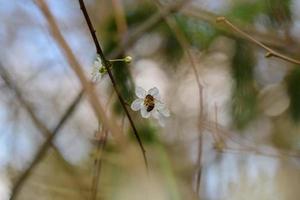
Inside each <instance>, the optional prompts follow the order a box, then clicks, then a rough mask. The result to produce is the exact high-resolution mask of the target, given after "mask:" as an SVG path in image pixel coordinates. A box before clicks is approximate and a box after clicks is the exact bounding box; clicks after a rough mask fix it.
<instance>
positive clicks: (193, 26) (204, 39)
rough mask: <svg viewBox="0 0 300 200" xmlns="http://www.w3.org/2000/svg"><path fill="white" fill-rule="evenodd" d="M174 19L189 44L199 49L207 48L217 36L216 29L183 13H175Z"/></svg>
mask: <svg viewBox="0 0 300 200" xmlns="http://www.w3.org/2000/svg"><path fill="white" fill-rule="evenodd" d="M176 20H177V23H178V24H179V27H180V29H181V30H182V31H183V32H184V33H185V36H186V38H187V39H188V40H189V42H190V44H191V45H192V46H193V47H196V48H198V49H200V50H204V49H207V48H208V47H209V46H210V44H211V43H212V41H213V40H214V39H215V38H216V36H218V32H217V31H216V29H215V28H214V27H213V26H212V25H211V24H209V23H207V22H205V21H201V20H199V19H195V18H188V17H187V16H183V15H176Z"/></svg>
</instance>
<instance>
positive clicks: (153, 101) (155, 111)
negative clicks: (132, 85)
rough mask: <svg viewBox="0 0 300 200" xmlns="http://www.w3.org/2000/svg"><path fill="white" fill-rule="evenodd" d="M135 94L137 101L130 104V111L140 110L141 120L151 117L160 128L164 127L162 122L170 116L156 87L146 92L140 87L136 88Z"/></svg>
mask: <svg viewBox="0 0 300 200" xmlns="http://www.w3.org/2000/svg"><path fill="white" fill-rule="evenodd" d="M135 94H136V96H137V97H138V99H136V100H134V101H133V102H132V104H131V109H132V110H134V111H138V110H140V112H141V115H142V117H143V118H149V117H150V116H152V117H153V118H155V119H157V120H158V122H159V124H160V125H161V126H164V120H165V118H166V117H169V116H170V112H169V110H168V108H167V107H166V106H165V104H164V103H163V102H161V98H160V95H159V90H158V89H157V88H156V87H153V88H151V89H150V90H148V91H146V90H144V89H143V88H141V87H136V90H135Z"/></svg>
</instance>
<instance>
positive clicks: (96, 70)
mask: <svg viewBox="0 0 300 200" xmlns="http://www.w3.org/2000/svg"><path fill="white" fill-rule="evenodd" d="M105 72H106V69H105V67H104V65H103V64H102V61H101V58H100V56H97V58H96V59H95V61H94V64H93V70H92V81H93V82H97V81H100V80H101V78H102V76H103V75H104V74H105Z"/></svg>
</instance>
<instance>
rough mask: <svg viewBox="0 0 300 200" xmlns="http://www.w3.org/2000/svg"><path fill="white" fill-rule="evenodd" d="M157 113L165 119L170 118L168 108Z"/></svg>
mask: <svg viewBox="0 0 300 200" xmlns="http://www.w3.org/2000/svg"><path fill="white" fill-rule="evenodd" d="M159 113H161V114H162V115H163V116H165V117H170V111H169V109H168V108H166V107H164V108H163V109H160V110H159Z"/></svg>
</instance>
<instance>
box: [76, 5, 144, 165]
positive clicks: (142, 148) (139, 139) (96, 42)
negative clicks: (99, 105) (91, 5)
mask: <svg viewBox="0 0 300 200" xmlns="http://www.w3.org/2000/svg"><path fill="white" fill-rule="evenodd" d="M79 4H80V8H81V10H82V13H83V15H84V18H85V20H86V23H87V25H88V27H89V30H90V33H91V36H92V38H93V41H94V44H95V47H96V51H97V53H98V54H99V56H100V58H101V60H102V62H103V64H104V66H105V68H106V70H107V72H108V75H109V78H110V80H111V82H112V85H113V88H114V90H115V91H116V93H117V95H118V98H119V101H120V103H121V105H122V107H123V109H124V111H125V113H126V115H127V117H128V120H129V123H130V125H131V127H132V130H133V133H134V135H135V137H136V139H137V141H138V143H139V146H140V149H141V151H142V154H143V158H144V162H145V165H146V168H147V170H148V161H147V157H146V150H145V148H144V146H143V143H142V140H141V138H140V136H139V134H138V132H137V129H136V127H135V125H134V122H133V120H132V118H131V116H130V114H129V111H128V109H127V107H126V103H125V100H124V99H123V97H122V96H121V93H120V91H119V89H118V86H117V83H116V81H115V79H114V77H113V74H112V72H111V70H110V67H111V66H112V64H111V62H110V61H109V60H107V59H106V57H105V55H104V53H103V51H102V48H101V46H100V44H99V42H98V39H97V36H96V30H95V29H94V27H93V24H92V22H91V20H90V17H89V15H88V12H87V10H86V8H85V5H84V2H83V0H79Z"/></svg>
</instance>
